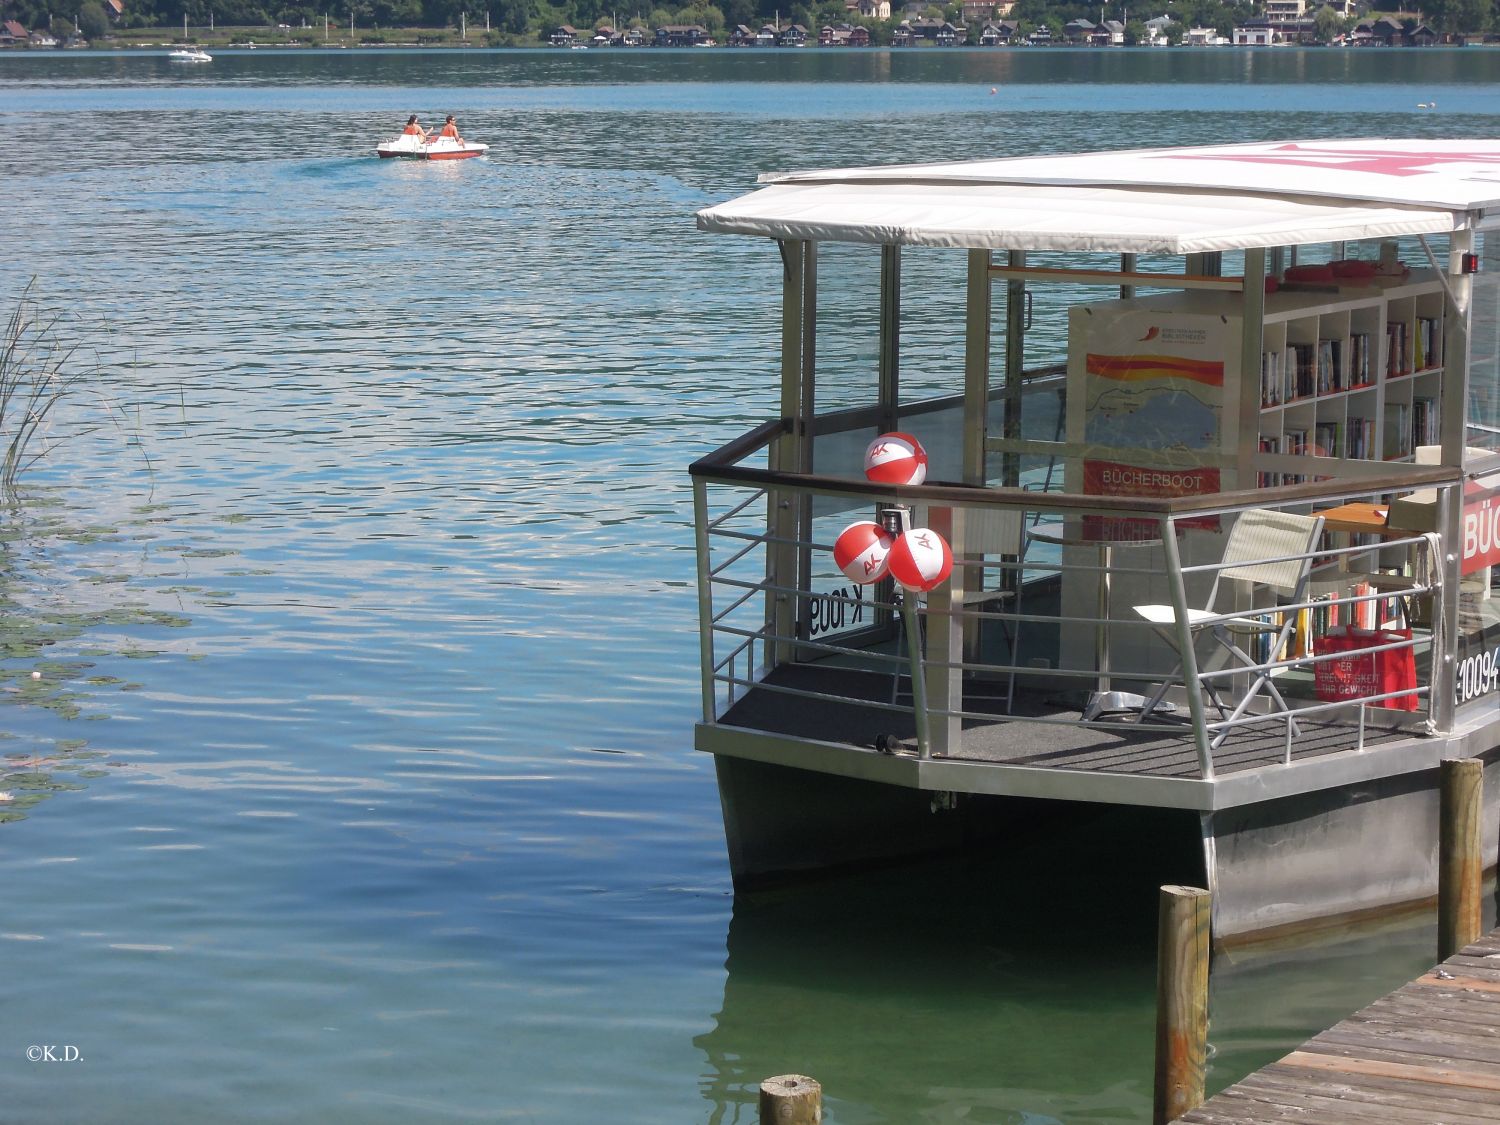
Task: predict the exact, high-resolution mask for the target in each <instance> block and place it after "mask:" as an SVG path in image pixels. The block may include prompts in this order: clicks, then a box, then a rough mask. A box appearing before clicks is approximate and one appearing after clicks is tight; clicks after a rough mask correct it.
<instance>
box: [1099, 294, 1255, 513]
mask: <svg viewBox="0 0 1500 1125" xmlns="http://www.w3.org/2000/svg"><path fill="white" fill-rule="evenodd" d="M1089 320H1090V321H1091V323H1089V324H1088V325H1087V337H1088V338H1087V340H1086V341H1085V342H1084V364H1083V394H1084V434H1083V440H1084V443H1085V445H1086V446H1087V447H1088V455H1087V456H1085V458H1084V461H1083V490H1084V491H1085V492H1087V493H1092V494H1095V495H1100V496H1140V497H1167V496H1186V495H1196V494H1200V493H1210V492H1217V491H1219V483H1220V481H1219V467H1218V465H1219V450H1220V444H1221V424H1222V419H1223V410H1224V355H1225V349H1226V348H1227V347H1228V346H1229V345H1230V342H1231V341H1230V339H1229V333H1228V332H1227V330H1226V329H1225V326H1224V323H1223V321H1222V320H1221V319H1220V318H1218V317H1208V316H1191V317H1188V316H1182V315H1181V314H1174V313H1171V312H1165V311H1162V310H1145V309H1138V310H1132V311H1130V312H1125V313H1120V314H1118V315H1115V316H1094V317H1090V318H1089ZM1095 522H1097V523H1100V524H1108V525H1109V526H1108V527H1107V528H1105V527H1099V528H1098V529H1097V530H1099V531H1101V532H1103V531H1105V530H1108V531H1109V532H1110V534H1111V535H1112V536H1113V535H1123V536H1124V537H1126V538H1128V537H1129V534H1128V533H1129V531H1130V528H1131V525H1139V530H1140V531H1141V533H1142V534H1143V535H1144V534H1147V533H1148V529H1149V532H1153V533H1154V532H1155V531H1156V523H1155V521H1154V520H1132V519H1128V518H1126V517H1120V518H1118V519H1109V520H1105V519H1104V518H1103V517H1100V518H1099V519H1098V520H1097V521H1095ZM1181 526H1185V527H1199V528H1209V529H1213V528H1217V527H1218V526H1219V522H1218V517H1216V516H1205V517H1202V518H1200V519H1193V520H1183V521H1181Z"/></svg>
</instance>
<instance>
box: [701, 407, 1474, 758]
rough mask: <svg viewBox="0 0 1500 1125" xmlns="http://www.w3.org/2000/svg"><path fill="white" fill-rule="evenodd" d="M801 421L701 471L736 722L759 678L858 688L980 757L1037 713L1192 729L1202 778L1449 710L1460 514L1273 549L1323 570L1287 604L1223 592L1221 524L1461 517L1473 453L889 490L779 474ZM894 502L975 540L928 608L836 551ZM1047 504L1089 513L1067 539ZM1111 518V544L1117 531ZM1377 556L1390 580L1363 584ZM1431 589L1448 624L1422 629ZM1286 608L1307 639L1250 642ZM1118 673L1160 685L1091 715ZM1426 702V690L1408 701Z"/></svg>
mask: <svg viewBox="0 0 1500 1125" xmlns="http://www.w3.org/2000/svg"><path fill="white" fill-rule="evenodd" d="M789 434H790V428H789V426H788V425H787V424H786V423H784V422H779V421H778V422H771V423H767V424H765V425H763V426H761V427H759V428H758V429H756V430H755V431H752V432H751V433H749V434H746V435H745V436H744V437H742V438H740V439H738V440H737V441H735V442H732V443H730V444H729V445H727V446H725V447H724V448H723V449H721V450H719V451H718V452H717V453H715V454H713V455H711V456H710V457H708V458H705V459H703V460H702V461H699V462H698V463H697V464H695V465H694V466H693V468H692V474H693V481H694V501H695V516H696V534H697V550H698V579H699V582H698V593H699V601H700V617H699V621H700V639H701V645H702V685H703V717H704V721H705V722H707V723H717V722H720V721H722V720H726V719H728V720H730V721H736V716H735V708H736V706H737V705H738V704H740V703H741V702H742V701H743V700H745V699H746V697H747V696H748V695H750V694H751V693H769V694H771V695H773V696H775V697H777V698H778V699H779V700H781V701H782V704H783V707H782V708H781V709H782V710H784V711H785V712H786V713H787V714H788V715H793V716H794V715H795V713H796V709H798V708H817V707H820V706H821V707H845V708H855V709H857V710H858V711H859V713H860V714H861V715H864V716H866V717H867V718H868V717H870V716H875V718H874V719H873V720H871V721H873V722H875V723H877V724H878V723H879V722H881V721H884V720H882V719H881V718H880V716H885V717H886V718H888V719H889V722H890V727H891V730H892V731H901V730H908V729H909V730H910V731H911V732H913V733H914V738H913V737H912V736H904V737H895V736H893V737H892V744H893V745H900V746H902V747H904V746H905V745H906V744H908V743H910V742H912V741H914V742H915V752H916V753H917V754H919V755H920V756H922V757H949V758H974V757H976V752H975V751H976V747H977V746H978V745H979V744H980V742H984V744H985V747H986V751H985V754H984V755H983V756H984V757H986V758H988V759H989V760H995V761H998V762H1002V763H1003V762H1004V761H1006V760H1016V759H1017V758H1018V757H1022V756H1024V755H1019V754H1008V753H1007V752H1006V749H1005V748H1006V746H1007V745H1009V746H1011V748H1012V749H1014V748H1015V747H1016V746H1019V745H1022V744H1024V743H1025V742H1026V740H1027V739H1028V738H1030V737H1032V736H1031V735H1028V734H1027V733H1026V730H1027V728H1028V727H1031V728H1032V730H1033V733H1034V729H1035V726H1034V725H1037V724H1039V725H1041V726H1052V727H1078V726H1079V725H1080V724H1084V725H1086V726H1088V727H1089V728H1091V729H1094V730H1099V731H1113V732H1117V733H1120V734H1122V735H1124V734H1128V735H1130V736H1132V737H1137V738H1144V739H1148V740H1149V739H1155V740H1156V742H1157V744H1169V743H1175V744H1178V745H1179V746H1191V748H1192V749H1193V751H1194V752H1195V755H1196V758H1197V763H1198V769H1199V774H1200V776H1202V777H1212V776H1213V775H1214V771H1215V757H1216V754H1217V753H1218V752H1220V751H1221V750H1225V749H1232V748H1235V747H1237V746H1240V745H1242V744H1243V743H1244V740H1246V739H1260V740H1261V741H1262V742H1264V741H1265V740H1267V739H1268V738H1271V737H1275V738H1277V739H1279V741H1280V744H1281V754H1280V760H1282V761H1285V762H1290V761H1292V760H1293V758H1294V757H1295V756H1296V754H1297V752H1298V744H1299V742H1300V740H1298V739H1296V738H1295V737H1294V735H1295V733H1296V732H1297V731H1298V730H1299V729H1304V728H1306V727H1308V726H1310V725H1316V726H1317V727H1318V729H1320V730H1324V731H1331V730H1334V729H1335V728H1336V729H1338V730H1341V731H1344V732H1346V733H1347V735H1348V739H1349V748H1351V749H1363V748H1364V747H1365V744H1366V732H1367V728H1369V727H1371V726H1372V725H1373V726H1378V727H1380V728H1381V729H1390V730H1398V731H1400V730H1407V729H1412V730H1413V732H1415V731H1443V730H1447V729H1448V727H1449V726H1450V724H1451V721H1452V703H1451V701H1452V698H1453V690H1452V683H1451V678H1452V666H1451V662H1448V661H1444V660H1442V659H1434V654H1441V653H1442V652H1443V651H1444V643H1443V640H1442V636H1441V623H1442V622H1443V621H1444V620H1445V619H1446V617H1447V609H1446V606H1445V590H1444V587H1443V585H1442V583H1441V582H1440V581H1439V580H1438V578H1437V576H1438V575H1440V574H1441V573H1442V571H1443V569H1444V567H1445V565H1446V564H1445V561H1444V558H1442V557H1434V556H1433V552H1438V555H1439V556H1441V555H1442V552H1443V550H1444V549H1443V546H1442V544H1443V543H1444V542H1451V539H1452V532H1451V530H1450V529H1447V528H1444V527H1440V528H1439V531H1438V533H1437V534H1435V535H1417V534H1412V535H1402V536H1400V537H1389V538H1382V539H1380V540H1378V541H1368V540H1365V539H1360V538H1356V539H1354V540H1347V541H1346V540H1345V539H1343V538H1341V537H1339V536H1337V535H1325V536H1324V540H1323V541H1322V542H1320V543H1318V544H1317V545H1316V546H1315V547H1314V548H1313V549H1311V550H1308V551H1305V552H1296V553H1292V554H1274V555H1270V556H1267V557H1265V558H1259V559H1257V560H1255V561H1257V562H1261V563H1267V564H1270V563H1275V562H1277V561H1285V562H1291V563H1293V564H1301V565H1303V566H1305V567H1306V568H1307V569H1309V570H1310V572H1311V574H1312V576H1313V577H1312V578H1311V580H1310V583H1309V585H1308V586H1307V587H1306V588H1304V589H1303V590H1302V591H1301V592H1300V593H1298V594H1297V595H1296V596H1294V597H1290V598H1289V597H1286V596H1282V597H1280V598H1279V599H1276V600H1275V601H1272V600H1270V599H1268V598H1267V597H1266V592H1265V590H1263V589H1262V590H1256V589H1255V588H1254V587H1252V586H1246V587H1245V588H1244V589H1242V590H1241V591H1240V592H1239V595H1238V596H1239V600H1238V601H1234V602H1231V603H1230V604H1229V605H1227V606H1222V608H1221V606H1220V605H1216V606H1215V607H1213V608H1209V607H1208V606H1207V605H1206V601H1205V599H1206V591H1207V589H1208V588H1209V587H1212V586H1213V584H1214V579H1215V576H1216V575H1217V573H1218V572H1219V571H1220V570H1221V569H1223V566H1224V563H1223V561H1222V553H1223V544H1224V540H1225V535H1224V532H1225V530H1227V529H1228V528H1229V527H1231V526H1232V525H1233V523H1234V521H1235V520H1236V519H1237V518H1238V517H1239V516H1240V515H1241V514H1242V513H1244V512H1246V511H1250V510H1252V509H1262V510H1266V509H1269V510H1272V511H1288V512H1294V513H1302V514H1306V513H1308V512H1312V511H1316V510H1322V509H1327V508H1329V507H1332V506H1335V505H1339V504H1342V503H1343V502H1345V501H1349V500H1361V499H1366V500H1368V499H1370V498H1372V497H1376V496H1382V495H1388V494H1391V493H1395V492H1405V491H1409V490H1411V489H1415V488H1427V489H1433V490H1435V492H1436V493H1437V495H1438V503H1437V506H1436V510H1437V511H1438V513H1439V520H1440V523H1442V522H1443V521H1444V520H1445V519H1446V518H1447V517H1446V516H1445V515H1443V513H1446V512H1448V511H1450V510H1451V509H1456V505H1453V504H1450V503H1448V498H1449V496H1450V495H1451V493H1452V491H1453V490H1454V489H1456V488H1458V487H1459V477H1460V474H1459V473H1458V472H1457V471H1456V470H1452V469H1445V468H1437V467H1427V466H1422V467H1417V466H1409V465H1400V466H1390V467H1388V471H1380V472H1371V473H1366V474H1365V475H1364V476H1362V477H1361V478H1359V479H1354V480H1325V481H1321V482H1316V483H1308V484H1300V485H1293V486H1288V487H1284V488H1281V489H1277V490H1275V492H1269V491H1258V490H1256V491H1245V492H1235V493H1220V494H1217V495H1211V496H1190V497H1178V498H1173V499H1140V498H1134V497H1131V498H1107V499H1106V498H1101V497H1098V496H1083V495H1071V494H1066V493H1055V492H1033V491H1028V490H1026V489H1020V488H989V487H986V488H980V487H972V486H963V485H953V484H945V483H936V484H926V485H923V486H920V487H917V488H897V489H891V488H889V487H883V486H877V485H873V484H870V483H869V482H867V481H865V480H863V479H862V478H855V477H853V476H848V477H843V476H832V475H820V474H809V473H784V472H777V471H775V470H774V469H772V468H770V467H769V464H770V460H771V459H770V458H769V457H768V456H767V453H768V451H769V450H770V448H771V447H772V445H773V443H775V442H776V441H778V440H783V439H784V440H791V438H790V437H787V436H786V435H789ZM898 505H899V506H905V507H907V508H908V509H910V511H911V512H912V513H913V518H914V520H915V521H916V522H917V523H918V524H919V525H920V524H927V525H929V526H932V527H934V528H935V529H937V530H939V531H940V532H942V533H943V534H944V535H946V536H947V537H948V538H949V540H950V542H951V544H952V548H953V553H954V557H955V567H954V575H953V578H952V579H951V580H950V581H949V582H948V583H947V584H946V585H944V586H942V587H939V588H938V589H936V590H934V591H932V592H931V593H929V594H927V595H925V596H923V597H921V598H920V599H919V601H920V604H917V605H915V606H913V605H912V603H911V602H909V601H908V600H907V598H911V597H915V596H914V595H907V596H906V597H903V596H902V595H901V592H900V591H899V590H897V589H895V588H894V587H893V586H892V584H891V583H890V582H889V581H888V580H886V581H883V582H881V583H877V584H875V585H872V586H856V585H855V584H853V583H852V582H850V581H849V580H847V579H846V578H845V577H844V576H843V575H842V574H841V573H840V572H839V571H838V569H837V568H836V566H835V565H834V563H833V559H832V553H831V551H832V545H833V541H834V539H835V538H836V536H837V534H838V532H839V530H841V528H842V527H843V526H844V525H845V524H847V523H849V522H851V521H853V520H855V519H858V518H865V519H874V518H876V516H877V514H878V513H879V512H881V511H882V510H883V509H887V508H890V507H892V506H898ZM1001 517H1003V518H1001ZM997 520H998V522H999V523H1002V524H1008V525H1009V526H1017V525H1019V526H1020V527H1021V528H1022V529H1023V530H1024V531H1025V535H1024V537H1022V538H1020V539H1019V540H1017V541H1016V542H1014V543H1011V544H996V543H994V542H992V541H987V540H986V539H985V537H984V535H983V534H980V533H977V532H976V531H975V528H976V527H984V526H992V525H994V524H995V523H996V522H997ZM1048 525H1062V526H1063V527H1065V528H1072V529H1074V530H1075V531H1082V534H1076V535H1061V536H1059V535H1057V534H1055V533H1054V534H1052V535H1050V537H1049V535H1048V533H1047V531H1046V530H1045V529H1046V528H1047V527H1048ZM1090 529H1093V532H1092V533H1093V538H1090ZM1122 531H1126V532H1129V533H1130V534H1120V532H1122ZM1132 535H1133V537H1134V539H1133V540H1132V537H1131V536H1132ZM1106 538H1107V539H1108V541H1109V542H1110V543H1111V544H1112V547H1113V549H1112V550H1111V551H1107V552H1102V551H1101V550H1100V549H1099V547H1100V544H1101V543H1103V542H1104V541H1105V540H1106ZM1242 561H1243V560H1242ZM1397 571H1400V572H1401V573H1396V572H1397ZM1372 575H1373V576H1375V577H1376V578H1377V579H1378V580H1379V583H1378V585H1377V586H1373V587H1372V586H1370V585H1368V583H1367V582H1365V581H1362V580H1364V579H1368V578H1369V576H1372ZM1341 576H1342V577H1341ZM1101 599H1103V600H1101ZM1147 604H1156V605H1162V606H1169V607H1171V610H1172V613H1171V616H1170V623H1169V624H1168V625H1166V626H1165V627H1163V625H1162V624H1161V622H1160V621H1159V620H1158V621H1157V623H1156V624H1153V623H1152V621H1151V620H1148V619H1147V618H1146V617H1144V616H1143V615H1142V614H1141V612H1139V611H1138V610H1137V608H1136V607H1138V606H1144V605H1147ZM1417 605H1421V606H1422V607H1423V609H1424V612H1423V614H1422V615H1421V616H1422V620H1423V621H1424V622H1431V623H1433V624H1432V625H1426V624H1420V625H1418V626H1417V627H1415V628H1412V627H1411V620H1412V618H1413V617H1414V616H1415V614H1414V611H1413V607H1415V606H1417ZM1400 607H1405V613H1404V620H1405V622H1406V623H1405V625H1403V626H1401V627H1400V628H1398V629H1396V630H1393V631H1386V632H1374V631H1371V630H1360V629H1359V626H1361V625H1365V626H1369V625H1374V626H1380V625H1382V624H1386V623H1390V622H1392V621H1399V620H1401V619H1402V618H1403V614H1402V613H1398V612H1396V610H1397V609H1398V608H1400ZM912 609H915V612H914V613H913V612H910V611H911V610H912ZM1287 615H1291V616H1292V618H1293V619H1294V621H1295V622H1296V623H1295V624H1294V625H1293V627H1292V628H1291V629H1290V632H1289V641H1288V643H1283V644H1279V645H1278V646H1277V647H1276V649H1275V651H1271V650H1268V649H1262V648H1257V647H1256V646H1255V645H1254V644H1251V643H1249V642H1250V641H1252V640H1253V639H1254V636H1255V634H1257V633H1260V634H1265V633H1266V632H1268V630H1267V629H1265V628H1260V627H1257V626H1256V624H1255V623H1256V622H1259V623H1262V624H1271V623H1275V624H1277V625H1278V626H1279V624H1281V623H1284V622H1285V621H1286V620H1287ZM903 623H909V624H907V625H905V626H904V624H903ZM1335 624H1337V626H1338V627H1339V628H1340V629H1344V630H1345V631H1347V627H1349V626H1353V627H1355V628H1356V636H1357V642H1358V645H1359V646H1360V647H1358V648H1357V650H1356V651H1352V652H1350V651H1343V650H1338V651H1334V650H1332V649H1331V648H1328V647H1327V646H1326V645H1325V643H1324V642H1323V641H1322V638H1324V637H1326V636H1328V635H1330V633H1331V632H1333V629H1332V628H1331V627H1332V626H1333V625H1335ZM1216 626H1217V627H1218V628H1219V630H1220V632H1221V633H1223V634H1225V635H1228V636H1230V637H1231V638H1238V639H1239V640H1240V641H1242V642H1243V643H1238V644H1236V645H1235V646H1234V647H1235V648H1236V649H1237V650H1238V651H1236V652H1229V651H1226V649H1225V647H1224V646H1222V645H1219V644H1217V643H1210V642H1208V641H1207V640H1205V638H1208V637H1211V636H1212V635H1213V633H1214V630H1215V627H1216ZM1279 632H1280V630H1279V628H1278V629H1277V630H1274V631H1272V635H1279ZM1179 663H1180V667H1179V666H1178V665H1179ZM1372 665H1373V666H1378V667H1382V668H1386V667H1395V668H1397V669H1406V670H1408V672H1407V673H1406V676H1407V678H1405V679H1402V680H1400V681H1399V682H1397V683H1395V684H1393V685H1390V686H1382V685H1381V684H1380V683H1378V682H1376V683H1373V684H1361V683H1353V684H1352V685H1351V683H1350V682H1349V677H1348V673H1349V671H1350V669H1351V668H1353V669H1354V670H1355V671H1358V670H1360V669H1363V668H1365V667H1368V666H1372ZM814 671H816V672H819V673H821V674H820V675H812V674H810V673H812V672H814ZM1338 673H1343V675H1342V678H1341V677H1340V675H1338ZM1410 673H1414V674H1415V675H1414V678H1413V677H1412V676H1411V674H1410ZM1257 680H1260V681H1262V682H1261V683H1259V684H1257V683H1256V681H1257ZM1267 685H1269V686H1270V687H1271V688H1274V691H1267V690H1266V687H1267ZM1330 685H1332V686H1333V687H1335V688H1336V689H1337V690H1336V691H1333V692H1330V691H1329V690H1328V688H1329V686H1330ZM1252 686H1253V687H1254V688H1255V690H1254V691H1251V690H1250V688H1251V687H1252ZM1118 687H1126V688H1129V689H1130V691H1129V692H1117V691H1116V689H1117V688H1118ZM913 688H915V689H916V690H913ZM1101 694H1111V695H1113V694H1120V695H1130V694H1134V695H1138V696H1140V697H1141V698H1142V699H1143V700H1145V701H1149V700H1150V699H1152V698H1153V697H1155V698H1159V700H1160V703H1159V704H1158V705H1157V706H1154V707H1145V706H1143V705H1141V704H1133V705H1131V706H1130V707H1129V708H1125V707H1121V708H1120V709H1113V708H1114V703H1115V701H1114V700H1113V699H1111V700H1109V701H1108V703H1107V705H1106V707H1105V709H1103V710H1100V711H1099V712H1098V713H1096V714H1093V715H1089V714H1088V712H1089V708H1090V700H1093V699H1096V698H1097V697H1098V696H1100V695H1101ZM924 695H925V699H924V698H923V697H924ZM1059 700H1062V701H1063V702H1064V703H1066V704H1067V705H1065V706H1064V705H1061V704H1059V702H1058V701H1059ZM1413 700H1415V701H1416V704H1417V706H1416V709H1415V710H1414V711H1406V710H1394V709H1392V705H1393V704H1405V705H1408V706H1409V705H1410V703H1411V702H1412V701H1413ZM1002 701H1003V702H1002ZM809 713H811V712H809ZM787 721H788V722H791V723H793V725H795V724H794V719H790V718H789V719H788V720H787ZM995 746H999V747H1000V750H999V751H998V752H997V751H995V749H994V747H995ZM1059 761H1062V759H1059Z"/></svg>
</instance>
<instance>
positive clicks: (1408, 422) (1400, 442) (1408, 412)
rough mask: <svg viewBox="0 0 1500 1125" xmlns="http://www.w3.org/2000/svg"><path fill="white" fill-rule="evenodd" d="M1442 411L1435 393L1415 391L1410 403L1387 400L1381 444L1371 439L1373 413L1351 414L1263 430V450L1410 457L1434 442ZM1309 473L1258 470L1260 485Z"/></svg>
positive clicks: (1354, 456) (1300, 479) (1361, 457)
mask: <svg viewBox="0 0 1500 1125" xmlns="http://www.w3.org/2000/svg"><path fill="white" fill-rule="evenodd" d="M1440 424H1441V412H1440V410H1439V409H1438V402H1437V399H1435V398H1430V397H1427V396H1418V397H1417V398H1414V399H1413V400H1412V401H1411V403H1410V405H1408V404H1407V403H1404V402H1390V403H1386V407H1385V430H1384V433H1383V435H1382V437H1383V441H1382V443H1381V445H1380V447H1379V448H1377V447H1376V444H1375V425H1376V420H1375V419H1374V418H1366V417H1363V416H1361V415H1350V416H1349V417H1348V418H1345V419H1343V420H1342V421H1330V422H1318V423H1316V424H1315V425H1314V426H1313V427H1312V429H1311V430H1308V429H1307V428H1305V427H1292V428H1289V429H1287V430H1284V431H1283V432H1282V433H1280V434H1262V435H1260V438H1259V445H1258V449H1259V451H1260V452H1261V453H1268V454H1279V453H1287V454H1290V455H1292V456H1294V457H1307V456H1312V457H1344V458H1351V459H1356V460H1370V459H1373V458H1375V457H1377V456H1379V457H1383V458H1385V459H1386V460H1395V459H1397V458H1401V457H1410V456H1411V455H1412V452H1413V451H1414V450H1415V449H1416V447H1417V446H1419V445H1437V444H1438V441H1439V429H1440ZM1306 479H1307V478H1306V477H1305V476H1302V475H1298V474H1287V473H1275V472H1262V473H1260V474H1259V475H1258V477H1257V481H1258V483H1259V486H1260V487H1261V488H1274V487H1276V486H1277V485H1283V484H1301V483H1302V482H1303V481H1304V480H1306Z"/></svg>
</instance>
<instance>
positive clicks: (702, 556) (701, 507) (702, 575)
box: [693, 480, 749, 723]
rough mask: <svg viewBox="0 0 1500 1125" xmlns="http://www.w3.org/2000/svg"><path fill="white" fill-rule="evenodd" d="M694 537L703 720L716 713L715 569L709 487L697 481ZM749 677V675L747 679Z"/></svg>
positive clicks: (694, 487)
mask: <svg viewBox="0 0 1500 1125" xmlns="http://www.w3.org/2000/svg"><path fill="white" fill-rule="evenodd" d="M693 538H694V540H695V542H696V544H697V551H698V660H699V661H700V663H701V664H702V668H701V669H700V672H701V675H702V681H703V721H704V722H705V723H711V722H713V721H714V719H715V718H717V716H716V715H715V714H714V663H715V662H714V626H713V616H714V595H713V586H712V584H711V582H710V580H709V574H710V572H711V570H712V566H711V565H710V558H709V549H708V485H706V484H705V483H704V482H703V481H701V480H695V481H693ZM746 678H747V679H748V678H749V677H748V676H747V677H746Z"/></svg>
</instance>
